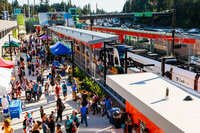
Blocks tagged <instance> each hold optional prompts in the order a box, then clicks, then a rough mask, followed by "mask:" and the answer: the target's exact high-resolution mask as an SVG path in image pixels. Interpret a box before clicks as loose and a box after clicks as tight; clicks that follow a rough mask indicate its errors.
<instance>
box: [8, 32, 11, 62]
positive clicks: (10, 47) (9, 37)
mask: <svg viewBox="0 0 200 133" xmlns="http://www.w3.org/2000/svg"><path fill="white" fill-rule="evenodd" d="M10 35H12V34H8V37H9V45H10V59H11V61H12V50H11V43H10Z"/></svg>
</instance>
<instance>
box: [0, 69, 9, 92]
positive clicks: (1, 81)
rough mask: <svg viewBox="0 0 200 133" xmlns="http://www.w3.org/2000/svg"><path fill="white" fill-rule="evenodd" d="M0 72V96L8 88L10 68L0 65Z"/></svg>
mask: <svg viewBox="0 0 200 133" xmlns="http://www.w3.org/2000/svg"><path fill="white" fill-rule="evenodd" d="M0 72H1V73H0V96H2V95H4V94H7V90H8V89H10V88H9V87H10V80H11V69H8V68H1V67H0Z"/></svg>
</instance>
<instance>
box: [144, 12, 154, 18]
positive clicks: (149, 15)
mask: <svg viewBox="0 0 200 133" xmlns="http://www.w3.org/2000/svg"><path fill="white" fill-rule="evenodd" d="M144 16H145V17H152V16H153V13H152V12H145V13H144Z"/></svg>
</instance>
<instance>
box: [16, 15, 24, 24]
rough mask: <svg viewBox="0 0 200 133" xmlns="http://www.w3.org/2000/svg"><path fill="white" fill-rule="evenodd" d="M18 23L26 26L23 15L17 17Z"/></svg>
mask: <svg viewBox="0 0 200 133" xmlns="http://www.w3.org/2000/svg"><path fill="white" fill-rule="evenodd" d="M17 23H18V25H24V17H23V15H22V14H18V15H17Z"/></svg>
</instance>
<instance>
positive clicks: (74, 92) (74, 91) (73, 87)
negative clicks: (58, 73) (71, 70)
mask: <svg viewBox="0 0 200 133" xmlns="http://www.w3.org/2000/svg"><path fill="white" fill-rule="evenodd" d="M76 95H77V85H76V82H75V81H74V80H73V85H72V99H73V100H74V101H75V100H76Z"/></svg>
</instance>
